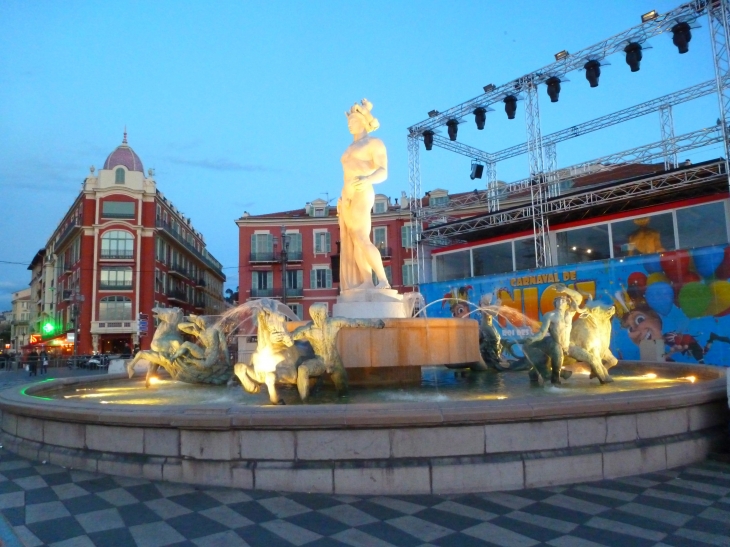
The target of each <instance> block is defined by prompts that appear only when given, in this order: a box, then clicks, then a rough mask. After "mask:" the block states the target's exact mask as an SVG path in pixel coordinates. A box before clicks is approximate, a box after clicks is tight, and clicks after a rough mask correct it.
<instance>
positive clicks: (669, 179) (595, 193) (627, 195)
mask: <svg viewBox="0 0 730 547" xmlns="http://www.w3.org/2000/svg"><path fill="white" fill-rule="evenodd" d="M718 176H722V177H726V176H727V175H726V172H725V161H724V160H718V161H716V162H713V163H710V164H705V165H699V166H696V167H690V168H687V169H683V170H681V171H675V172H671V173H661V174H658V175H654V176H649V177H646V178H643V179H640V180H634V181H630V182H626V183H623V184H618V185H614V186H608V187H604V188H594V189H590V190H587V191H586V192H581V193H577V194H574V195H569V196H562V197H560V198H557V199H552V200H549V201H548V202H547V203H546V204H545V212H546V213H556V212H565V211H572V210H578V209H584V208H588V207H593V206H596V205H599V204H602V203H611V202H616V201H621V200H627V199H631V198H638V197H643V196H648V195H651V194H657V193H660V192H666V191H670V190H675V189H679V188H689V187H692V186H698V185H700V184H702V183H705V182H707V180H708V179H709V178H712V177H718ZM534 215H535V211H534V209H533V206H532V204H529V205H525V206H524V207H515V208H513V209H509V210H506V211H501V212H498V213H493V214H490V215H484V216H482V217H478V218H471V219H467V220H464V221H461V222H455V223H452V224H448V225H443V226H435V227H433V228H429V229H426V230H424V232H423V240H424V241H428V240H430V239H432V238H433V239H443V238H453V237H456V236H460V235H464V234H468V233H471V232H475V231H480V230H484V229H488V228H495V227H498V226H504V225H505V224H512V223H516V222H524V221H527V220H531V219H532V218H533V216H534Z"/></svg>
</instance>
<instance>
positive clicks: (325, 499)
mask: <svg viewBox="0 0 730 547" xmlns="http://www.w3.org/2000/svg"><path fill="white" fill-rule="evenodd" d="M0 513H2V515H3V516H4V518H5V520H6V521H7V523H9V525H10V526H12V529H13V531H14V532H15V534H16V535H17V537H18V538H20V540H21V541H22V543H23V544H24V545H26V546H40V545H50V546H53V547H72V546H73V547H87V546H94V545H96V546H99V547H102V546H103V547H126V546H130V547H131V546H139V547H161V546H167V545H169V546H176V547H183V546H187V547H193V546H197V547H214V546H220V547H224V546H225V547H238V546H251V547H258V546H266V547H279V546H282V547H283V546H292V545H295V546H299V545H307V546H309V547H329V546H350V547H388V546H391V545H398V546H408V547H410V546H413V547H429V546H442V547H447V546H458V547H470V546H475V545H495V546H503V547H531V546H533V545H550V546H554V547H597V546H629V547H631V546H637V547H644V546H646V547H650V546H654V547H666V546H677V547H679V546H690V545H691V546H702V545H708V546H723V545H727V546H730V463H722V462H718V461H712V460H708V461H706V462H704V463H702V464H698V465H695V466H691V467H687V468H684V469H681V470H673V471H667V472H663V473H652V474H647V475H642V476H637V477H631V478H626V479H619V480H612V481H602V482H593V483H586V484H580V485H575V486H566V487H554V488H536V489H531V490H523V491H513V492H500V493H485V494H469V495H452V496H388V497H384V496H338V495H320V494H283V493H277V492H260V491H244V490H236V489H226V488H204V487H197V486H189V485H185V484H175V483H165V482H155V481H148V480H142V479H130V478H124V477H114V476H105V475H96V474H91V473H87V472H84V471H76V470H73V469H65V468H62V467H57V466H54V465H48V464H43V463H42V462H34V461H30V460H26V459H23V458H20V457H18V456H16V455H14V454H12V453H9V452H8V451H6V450H0ZM0 528H2V522H0ZM2 537H3V536H2V533H0V538H2ZM7 544H8V545H11V543H7Z"/></svg>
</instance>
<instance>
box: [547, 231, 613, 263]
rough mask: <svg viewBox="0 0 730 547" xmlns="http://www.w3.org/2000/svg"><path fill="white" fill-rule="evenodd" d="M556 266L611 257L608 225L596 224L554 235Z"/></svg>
mask: <svg viewBox="0 0 730 547" xmlns="http://www.w3.org/2000/svg"><path fill="white" fill-rule="evenodd" d="M555 239H556V242H557V247H558V248H557V250H558V264H574V263H576V262H589V261H591V260H603V259H606V258H610V257H611V249H610V245H609V243H608V224H597V225H595V226H587V227H585V228H576V229H575V230H566V231H564V232H557V233H556V234H555Z"/></svg>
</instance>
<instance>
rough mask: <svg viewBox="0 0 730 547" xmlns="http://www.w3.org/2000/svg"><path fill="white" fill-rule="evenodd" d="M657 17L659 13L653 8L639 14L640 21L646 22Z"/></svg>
mask: <svg viewBox="0 0 730 547" xmlns="http://www.w3.org/2000/svg"><path fill="white" fill-rule="evenodd" d="M657 17H659V14H658V13H657V11H656V10H655V9H653V10H651V11H649V12H647V13H645V14H644V15H642V16H641V22H642V23H648V22H649V21H653V20H654V19H656V18H657Z"/></svg>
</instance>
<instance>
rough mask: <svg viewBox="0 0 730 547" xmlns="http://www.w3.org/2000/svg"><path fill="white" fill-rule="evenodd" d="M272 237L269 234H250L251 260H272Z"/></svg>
mask: <svg viewBox="0 0 730 547" xmlns="http://www.w3.org/2000/svg"><path fill="white" fill-rule="evenodd" d="M273 259H274V237H273V236H272V235H271V234H269V233H264V234H251V260H273Z"/></svg>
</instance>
